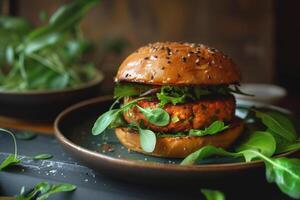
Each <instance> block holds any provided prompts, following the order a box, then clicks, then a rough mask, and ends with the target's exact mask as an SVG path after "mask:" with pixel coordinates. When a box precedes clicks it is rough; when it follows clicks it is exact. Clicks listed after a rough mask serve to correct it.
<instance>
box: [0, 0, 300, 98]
mask: <svg viewBox="0 0 300 200" xmlns="http://www.w3.org/2000/svg"><path fill="white" fill-rule="evenodd" d="M5 1H7V2H10V3H11V8H10V11H11V13H12V14H14V15H20V16H24V17H26V18H28V19H29V20H30V21H31V22H32V23H33V24H35V25H38V24H40V21H39V17H38V16H39V13H40V12H41V11H46V12H47V13H49V14H51V13H52V12H53V11H54V10H55V9H56V8H57V7H59V5H61V4H63V3H66V2H68V0H1V2H5ZM299 7H300V1H297V0H285V1H281V0H264V1H261V0H241V1H235V0H163V1H162V0H151V1H150V0H103V1H102V2H101V3H100V4H99V5H98V6H96V7H95V8H93V9H92V10H91V11H90V12H89V14H88V15H87V16H86V17H85V18H84V20H83V22H82V24H81V26H82V30H83V32H84V34H85V36H86V37H87V38H89V39H90V40H91V41H92V42H93V43H94V44H95V46H96V51H95V53H94V54H93V55H91V59H92V60H93V61H94V62H95V63H96V64H97V66H98V67H99V68H100V69H101V70H103V71H104V72H105V74H106V84H105V88H104V89H105V92H107V93H109V92H111V90H112V87H113V86H112V77H113V76H114V74H115V72H116V70H117V68H118V66H119V64H120V63H121V61H122V60H123V59H124V58H125V57H126V56H127V55H128V54H129V53H130V52H132V51H134V50H135V49H136V48H138V47H139V46H141V45H144V44H146V43H149V42H154V41H189V42H197V43H204V44H208V45H210V46H213V47H215V48H218V49H220V50H222V51H223V52H225V53H226V54H228V55H230V56H231V57H232V58H233V59H234V60H235V62H236V63H237V64H238V66H239V67H240V69H241V71H242V74H243V80H244V82H262V83H276V84H280V85H283V86H284V87H286V88H288V89H289V90H290V93H294V94H297V93H298V92H297V91H298V90H299V89H300V84H299V83H298V80H299V78H300V75H299V74H300V70H299V69H300V68H299V62H298V58H297V57H298V55H297V54H299V53H298V52H299V51H298V48H299V45H300V42H299V41H300V39H299V34H300V23H298V20H299V19H300V14H299V13H300V12H299V11H298V9H299ZM116 40H117V41H123V43H122V44H123V46H124V47H125V48H124V51H122V52H121V53H117V54H116V53H107V52H105V51H104V49H105V47H106V46H107V45H108V43H109V41H116ZM124 41H125V42H124Z"/></svg>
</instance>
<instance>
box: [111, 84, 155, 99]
mask: <svg viewBox="0 0 300 200" xmlns="http://www.w3.org/2000/svg"><path fill="white" fill-rule="evenodd" d="M150 89H151V86H148V85H143V84H134V83H126V84H116V86H115V89H114V98H119V97H133V96H139V95H140V94H142V93H144V92H145V91H147V90H150Z"/></svg>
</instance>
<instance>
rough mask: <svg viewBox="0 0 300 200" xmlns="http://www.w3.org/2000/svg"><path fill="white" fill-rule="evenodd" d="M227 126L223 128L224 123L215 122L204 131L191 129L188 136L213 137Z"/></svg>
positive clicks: (226, 127)
mask: <svg viewBox="0 0 300 200" xmlns="http://www.w3.org/2000/svg"><path fill="white" fill-rule="evenodd" d="M228 128H229V126H228V125H227V126H225V124H224V122H222V121H215V122H213V123H212V124H211V125H210V126H209V127H207V128H205V129H204V130H196V129H191V130H189V135H191V136H205V135H214V134H216V133H219V132H221V131H224V130H226V129H228Z"/></svg>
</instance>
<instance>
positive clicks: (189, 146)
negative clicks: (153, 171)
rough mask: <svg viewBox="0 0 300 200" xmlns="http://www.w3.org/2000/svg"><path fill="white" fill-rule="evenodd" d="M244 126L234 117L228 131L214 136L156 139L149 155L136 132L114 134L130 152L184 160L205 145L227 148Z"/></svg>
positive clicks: (117, 131) (117, 130) (123, 129)
mask: <svg viewBox="0 0 300 200" xmlns="http://www.w3.org/2000/svg"><path fill="white" fill-rule="evenodd" d="M244 126H245V124H244V121H243V120H242V119H240V118H238V117H235V118H234V119H233V121H232V123H231V125H230V127H229V128H228V129H226V130H225V131H223V132H221V133H217V134H215V135H207V136H202V137H197V136H185V137H161V138H157V140H156V146H155V149H154V151H153V152H151V153H148V152H145V151H143V150H142V148H141V145H140V137H139V134H138V132H136V131H132V130H129V129H128V128H116V129H115V133H116V135H117V137H118V139H119V140H120V142H121V143H122V144H123V145H124V146H125V147H127V148H128V149H130V150H133V151H137V152H140V153H143V154H147V155H152V156H158V157H166V158H185V157H186V156H188V155H189V154H191V153H193V152H195V151H196V150H198V149H200V148H201V147H203V146H206V145H213V146H215V147H222V148H228V147H229V146H230V145H231V144H233V142H234V141H235V140H236V139H237V138H238V137H239V135H241V133H242V132H243V130H244Z"/></svg>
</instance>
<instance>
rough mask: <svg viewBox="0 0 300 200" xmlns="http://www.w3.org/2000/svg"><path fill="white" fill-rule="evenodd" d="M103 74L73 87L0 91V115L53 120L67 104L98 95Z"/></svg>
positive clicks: (97, 74)
mask: <svg viewBox="0 0 300 200" xmlns="http://www.w3.org/2000/svg"><path fill="white" fill-rule="evenodd" d="M102 80H103V75H102V73H100V72H97V73H95V77H94V78H93V79H92V80H91V81H89V82H87V83H84V84H82V85H79V86H78V87H74V88H68V89H62V90H48V91H32V92H9V91H8V92H6V91H5V92H0V108H1V109H0V115H3V116H8V117H14V118H21V119H26V120H35V121H53V120H54V119H55V117H56V116H57V115H58V114H59V113H60V112H61V111H62V110H63V109H65V108H67V107H68V106H70V105H72V104H75V103H77V102H80V101H82V100H85V99H88V98H92V97H96V96H98V95H99V89H100V84H101V82H102Z"/></svg>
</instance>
